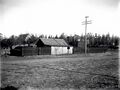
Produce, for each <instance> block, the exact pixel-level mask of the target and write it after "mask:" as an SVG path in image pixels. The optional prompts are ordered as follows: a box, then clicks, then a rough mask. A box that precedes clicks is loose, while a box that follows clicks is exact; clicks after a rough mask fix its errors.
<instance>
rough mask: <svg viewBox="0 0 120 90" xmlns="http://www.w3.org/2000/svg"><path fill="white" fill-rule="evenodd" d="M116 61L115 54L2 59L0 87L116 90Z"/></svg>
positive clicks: (116, 54) (116, 56) (116, 55)
mask: <svg viewBox="0 0 120 90" xmlns="http://www.w3.org/2000/svg"><path fill="white" fill-rule="evenodd" d="M118 60H119V58H118V53H101V54H100V53H98V54H88V55H87V56H85V55H68V56H67V55H63V56H46V57H45V56H33V57H6V58H3V59H2V64H1V65H2V69H1V70H2V73H1V77H2V78H1V79H2V82H1V85H2V87H5V86H7V85H11V86H14V87H18V88H22V87H27V86H30V87H34V88H40V90H42V89H43V88H59V89H58V90H60V88H64V89H65V90H78V89H80V90H117V88H116V87H117V85H118ZM41 88H42V89H41ZM66 88H67V89H66ZM83 88H84V89H83ZM30 90H31V89H30ZM35 90H36V89H35Z"/></svg>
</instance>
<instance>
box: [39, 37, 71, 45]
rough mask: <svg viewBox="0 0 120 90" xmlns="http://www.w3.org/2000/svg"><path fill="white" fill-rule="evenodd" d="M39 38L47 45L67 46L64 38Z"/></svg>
mask: <svg viewBox="0 0 120 90" xmlns="http://www.w3.org/2000/svg"><path fill="white" fill-rule="evenodd" d="M40 40H41V41H42V42H43V43H44V45H49V46H69V45H68V44H67V43H66V42H65V40H64V39H46V38H40Z"/></svg>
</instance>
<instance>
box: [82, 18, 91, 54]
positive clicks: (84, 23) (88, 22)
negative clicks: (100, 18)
mask: <svg viewBox="0 0 120 90" xmlns="http://www.w3.org/2000/svg"><path fill="white" fill-rule="evenodd" d="M88 18H89V16H85V21H83V22H82V25H85V55H87V24H91V20H90V21H88V20H87V19H88Z"/></svg>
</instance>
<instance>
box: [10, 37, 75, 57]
mask: <svg viewBox="0 0 120 90" xmlns="http://www.w3.org/2000/svg"><path fill="white" fill-rule="evenodd" d="M72 53H73V47H72V46H70V45H68V44H67V43H66V42H65V40H63V39H46V38H40V39H38V40H37V41H36V42H35V43H34V44H31V45H17V46H15V47H14V49H12V50H10V54H11V55H13V56H31V55H60V54H72Z"/></svg>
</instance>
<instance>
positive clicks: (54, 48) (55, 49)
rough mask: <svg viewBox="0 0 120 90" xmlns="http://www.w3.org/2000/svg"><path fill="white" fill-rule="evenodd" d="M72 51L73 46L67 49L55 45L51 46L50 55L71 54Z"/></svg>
mask: <svg viewBox="0 0 120 90" xmlns="http://www.w3.org/2000/svg"><path fill="white" fill-rule="evenodd" d="M72 53H73V47H70V49H67V47H57V46H52V47H51V54H52V55H57V54H72Z"/></svg>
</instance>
